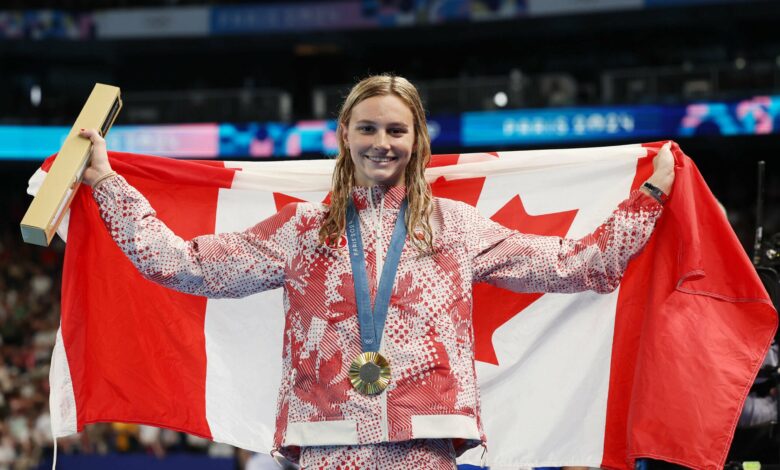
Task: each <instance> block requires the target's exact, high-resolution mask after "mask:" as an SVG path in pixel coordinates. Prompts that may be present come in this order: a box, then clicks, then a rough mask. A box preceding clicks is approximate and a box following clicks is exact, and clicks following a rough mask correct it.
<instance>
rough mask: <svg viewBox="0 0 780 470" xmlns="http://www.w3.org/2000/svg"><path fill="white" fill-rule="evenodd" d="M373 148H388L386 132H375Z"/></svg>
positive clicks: (385, 149)
mask: <svg viewBox="0 0 780 470" xmlns="http://www.w3.org/2000/svg"><path fill="white" fill-rule="evenodd" d="M374 148H376V149H378V150H384V151H388V150H390V140H389V139H388V136H387V132H385V131H379V132H377V133H376V134H375V136H374Z"/></svg>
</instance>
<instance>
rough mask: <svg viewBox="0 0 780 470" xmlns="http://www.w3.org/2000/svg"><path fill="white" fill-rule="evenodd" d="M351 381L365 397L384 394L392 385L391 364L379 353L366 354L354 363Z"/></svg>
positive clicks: (350, 374) (350, 369) (350, 368)
mask: <svg viewBox="0 0 780 470" xmlns="http://www.w3.org/2000/svg"><path fill="white" fill-rule="evenodd" d="M349 380H350V382H352V386H353V387H355V390H357V391H358V392H360V393H362V394H363V395H376V394H378V393H382V391H384V389H386V388H387V384H389V383H390V363H388V362H387V359H385V358H384V357H383V356H382V355H381V354H379V353H377V352H364V353H362V354H360V355H359V356H358V357H356V358H355V360H354V361H352V365H351V366H350V367H349Z"/></svg>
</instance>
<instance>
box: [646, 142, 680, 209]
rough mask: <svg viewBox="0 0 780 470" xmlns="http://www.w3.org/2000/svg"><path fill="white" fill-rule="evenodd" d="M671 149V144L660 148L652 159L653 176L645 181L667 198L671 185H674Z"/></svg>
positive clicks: (668, 143)
mask: <svg viewBox="0 0 780 470" xmlns="http://www.w3.org/2000/svg"><path fill="white" fill-rule="evenodd" d="M671 147H672V143H671V142H667V143H665V144H664V145H663V147H661V149H660V150H659V151H658V154H657V155H656V156H655V158H654V159H653V170H654V171H653V174H652V175H651V176H650V178H648V179H647V182H648V183H650V184H652V185H653V186H655V187H657V188H658V189H660V190H661V191H663V192H664V193H665V194H666V195H667V196H668V195H669V193H670V192H671V190H672V184H674V156H672V150H671ZM643 191H646V190H643Z"/></svg>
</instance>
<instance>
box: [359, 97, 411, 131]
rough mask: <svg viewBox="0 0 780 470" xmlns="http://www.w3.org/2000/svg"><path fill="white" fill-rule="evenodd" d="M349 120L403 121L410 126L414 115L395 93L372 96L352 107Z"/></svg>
mask: <svg viewBox="0 0 780 470" xmlns="http://www.w3.org/2000/svg"><path fill="white" fill-rule="evenodd" d="M350 120H351V121H373V122H403V123H406V124H408V125H409V126H411V125H412V124H413V123H414V115H413V114H412V110H411V109H409V106H407V105H406V103H404V101H403V100H402V99H401V98H399V97H397V96H395V95H383V96H372V97H371V98H366V99H364V100H363V101H361V102H360V103H358V104H356V105H355V107H353V108H352V116H351V118H350Z"/></svg>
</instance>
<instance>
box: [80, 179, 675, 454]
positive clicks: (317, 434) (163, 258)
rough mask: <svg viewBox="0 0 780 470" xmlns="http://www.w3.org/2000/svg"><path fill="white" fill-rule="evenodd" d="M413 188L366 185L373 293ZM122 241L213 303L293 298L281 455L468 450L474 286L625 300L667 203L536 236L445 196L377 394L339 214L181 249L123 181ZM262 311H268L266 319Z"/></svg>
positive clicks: (304, 214)
mask: <svg viewBox="0 0 780 470" xmlns="http://www.w3.org/2000/svg"><path fill="white" fill-rule="evenodd" d="M404 196H405V188H403V187H378V186H375V187H372V188H365V187H357V188H355V189H354V190H353V193H352V197H353V200H354V203H355V207H356V209H357V210H358V213H359V215H360V223H361V231H362V233H363V243H364V249H365V255H366V269H367V273H368V277H369V284H370V290H371V297H372V301H373V297H374V295H375V293H376V289H377V285H378V275H379V274H378V273H381V267H382V261H383V258H384V256H385V253H386V250H387V247H388V245H389V242H390V237H391V234H392V231H393V225H394V222H395V218H396V215H397V214H398V210H399V207H400V204H401V202H402V200H403V198H404ZM94 197H95V199H96V201H97V202H98V205H99V208H100V214H101V216H102V218H103V220H104V221H105V224H106V226H107V227H108V230H109V232H110V233H111V235H112V237H113V238H114V240H115V241H116V243H117V244H118V245H119V247H120V248H121V249H122V250H123V251H124V252H125V254H126V255H127V256H128V257H129V258H130V260H131V261H132V262H133V263H134V264H135V266H136V267H137V268H138V270H139V271H140V272H141V273H142V274H143V275H144V276H145V277H147V278H148V279H150V280H152V281H154V282H157V283H160V284H162V285H165V286H167V287H170V288H171V289H175V290H178V291H182V292H187V293H191V294H195V295H203V296H208V297H243V296H247V295H250V294H254V293H256V292H259V291H263V290H267V289H276V288H283V289H284V309H285V318H286V324H285V335H284V351H283V356H282V361H283V375H282V383H281V386H280V389H279V399H278V408H277V418H276V434H275V437H274V446H275V447H276V449H278V450H279V451H281V452H282V453H283V454H284V455H285V456H286V457H288V458H290V459H292V460H296V459H297V454H298V451H299V449H300V447H301V446H321V445H348V444H375V443H381V442H396V441H405V440H409V439H420V438H451V439H452V440H453V444H454V446H455V449H456V452H457V453H458V454H460V453H462V452H463V451H465V450H466V449H468V448H471V447H474V446H477V445H479V444H481V443H484V442H485V435H484V432H483V430H482V423H481V422H480V402H479V389H478V387H477V379H476V374H475V368H474V352H473V351H474V347H473V344H474V336H473V330H472V324H471V307H472V305H471V304H472V284H473V283H475V282H487V283H491V284H494V285H496V286H499V287H502V288H505V289H510V290H512V291H515V292H579V291H584V290H594V291H597V292H610V291H612V290H614V289H615V288H616V287H617V285H618V283H619V281H620V278H621V276H622V274H623V272H624V270H625V268H626V264H627V263H628V261H629V259H630V258H631V257H633V256H634V255H635V254H636V253H637V252H638V251H639V250H641V249H642V247H643V246H644V245H645V243H646V242H647V240H648V238H649V237H650V234H651V233H652V230H653V227H654V226H655V222H656V220H657V218H658V217H659V216H660V214H661V206H660V204H658V203H657V202H656V201H655V200H654V199H652V198H651V197H649V196H646V195H645V194H643V193H642V192H640V191H635V192H633V193H632V194H631V195H630V197H629V198H628V199H627V200H625V201H623V202H622V203H621V204H620V205H619V206H618V208H617V209H616V210H615V211H614V212H613V213H612V215H611V216H610V217H609V218H608V219H607V220H606V221H605V222H604V223H603V224H602V225H601V226H599V227H598V228H597V229H596V230H595V231H594V232H593V233H592V234H590V235H588V236H586V237H584V238H582V239H579V240H569V239H562V238H559V237H543V236H536V235H528V234H523V233H519V232H516V231H513V230H510V229H507V228H505V227H503V226H501V225H499V224H497V223H495V222H493V221H491V220H488V219H485V218H484V217H482V216H481V215H480V214H479V213H478V212H477V210H476V209H475V208H474V207H471V206H469V205H467V204H465V203H461V202H457V201H452V200H448V199H440V198H434V203H433V204H434V206H433V213H432V215H431V224H432V226H433V230H434V251H433V253H432V254H429V253H421V252H420V251H418V250H417V249H416V248H415V247H414V246H413V245H412V244H411V243H410V242H409V240H407V242H406V244H405V246H404V250H403V253H402V256H401V260H400V263H399V266H398V272H397V275H396V280H395V285H394V287H393V293H392V297H391V301H390V308H389V311H388V316H387V321H386V325H385V330H384V334H383V335H382V343H381V348H380V352H381V353H382V355H384V356H385V357H386V358H387V359H388V360H389V362H390V367H391V370H392V379H391V381H390V384H389V386H388V388H387V389H386V390H385V392H383V393H381V394H379V395H375V396H365V395H361V394H360V393H358V392H357V391H355V390H354V389H353V388H352V386H351V384H350V381H349V378H348V377H347V371H348V370H349V366H350V364H351V362H352V360H353V359H354V358H355V357H356V356H357V355H358V354H359V353H360V352H361V343H360V335H359V325H358V320H357V308H356V304H355V293H354V287H353V283H352V273H351V267H350V260H349V255H348V251H347V250H346V249H345V245H346V243H347V242H346V238H345V237H344V238H342V240H341V244H340V245H341V247H340V248H330V247H327V246H323V245H322V244H320V243H319V238H318V234H319V229H320V225H321V222H322V220H323V216H324V214H325V212H326V211H327V206H326V205H323V204H314V203H298V204H290V205H287V206H285V207H284V208H282V210H281V211H280V212H278V213H277V214H276V215H274V216H272V217H270V218H268V219H266V220H264V221H262V222H260V223H258V224H257V225H255V226H254V227H251V228H249V229H247V230H246V231H244V232H240V233H224V234H217V235H207V236H201V237H197V238H195V239H193V240H190V241H185V240H182V239H181V238H179V237H177V236H176V235H175V234H173V233H172V232H171V231H170V230H169V229H168V228H167V227H166V226H165V225H164V224H163V223H162V222H161V221H160V220H159V219H157V218H156V217H155V212H154V210H153V209H152V207H151V206H150V205H149V203H148V202H147V201H146V199H145V198H144V197H143V196H142V195H141V194H140V193H139V192H138V191H136V190H135V189H134V188H132V187H131V186H130V185H129V184H128V183H127V182H126V181H125V180H124V178H122V177H121V176H117V177H112V178H109V179H107V180H105V181H104V182H102V183H101V184H100V185H99V186H98V187H97V188H95V190H94ZM259 314H261V312H258V315H259Z"/></svg>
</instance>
